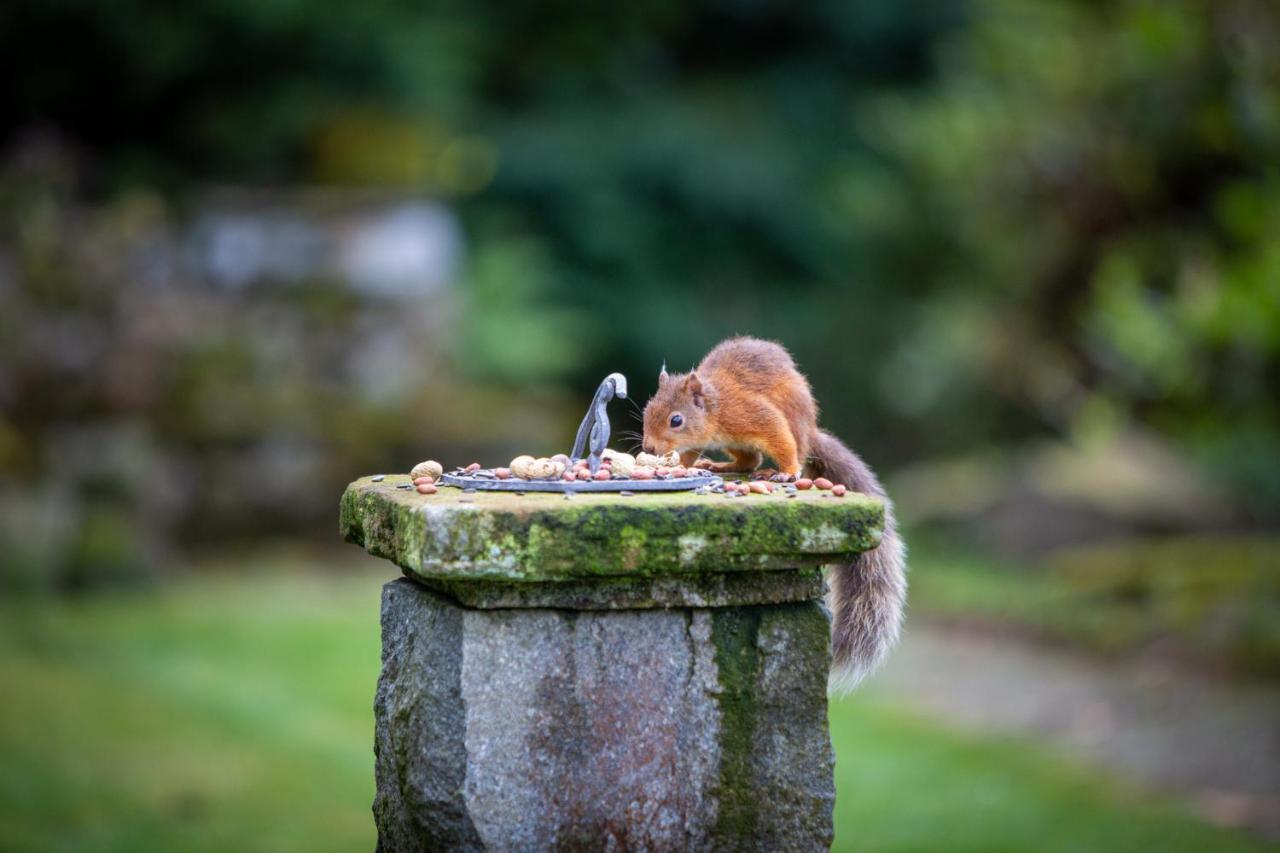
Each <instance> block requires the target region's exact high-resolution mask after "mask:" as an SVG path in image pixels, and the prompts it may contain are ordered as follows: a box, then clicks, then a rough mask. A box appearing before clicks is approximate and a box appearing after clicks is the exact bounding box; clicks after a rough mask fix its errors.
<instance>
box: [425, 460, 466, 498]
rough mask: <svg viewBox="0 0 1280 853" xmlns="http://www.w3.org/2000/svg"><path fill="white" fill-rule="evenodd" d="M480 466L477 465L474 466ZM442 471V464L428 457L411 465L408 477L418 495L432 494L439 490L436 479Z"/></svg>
mask: <svg viewBox="0 0 1280 853" xmlns="http://www.w3.org/2000/svg"><path fill="white" fill-rule="evenodd" d="M476 467H477V468H478V467H480V466H479V465H477V466H476ZM443 473H444V466H443V465H441V464H440V463H439V462H436V461H435V460H434V459H428V460H427V461H426V462H419V463H418V464H417V465H414V466H413V470H412V471H410V472H409V477H410V479H412V480H413V485H414V487H415V488H416V489H417V490H418V494H420V495H434V494H435V493H436V492H438V491H440V490H439V489H438V488H437V487H436V480H439V479H440V475H441V474H443Z"/></svg>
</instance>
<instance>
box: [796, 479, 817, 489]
mask: <svg viewBox="0 0 1280 853" xmlns="http://www.w3.org/2000/svg"><path fill="white" fill-rule="evenodd" d="M796 488H797V489H800V490H801V491H804V490H805V489H811V488H813V480H810V479H809V478H808V477H801V478H800V479H799V480H796Z"/></svg>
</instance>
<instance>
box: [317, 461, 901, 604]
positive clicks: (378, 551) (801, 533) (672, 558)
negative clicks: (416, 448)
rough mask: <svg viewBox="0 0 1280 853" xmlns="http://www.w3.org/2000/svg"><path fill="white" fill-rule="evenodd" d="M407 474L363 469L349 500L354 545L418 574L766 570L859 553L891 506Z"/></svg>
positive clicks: (810, 496) (345, 528)
mask: <svg viewBox="0 0 1280 853" xmlns="http://www.w3.org/2000/svg"><path fill="white" fill-rule="evenodd" d="M407 482H408V478H407V477H404V476H388V477H386V478H385V479H384V480H383V481H382V482H379V483H374V482H372V481H371V480H370V479H368V478H365V479H361V480H357V481H356V482H354V483H352V484H351V485H350V486H348V487H347V490H346V493H345V494H344V495H343V497H342V512H341V529H342V534H343V536H344V537H345V538H346V539H347V540H348V541H351V542H355V543H357V544H361V545H363V546H364V547H365V548H366V549H367V550H368V551H369V552H370V553H371V554H374V555H376V556H380V557H386V558H387V559H390V560H392V561H394V562H395V563H396V564H397V565H399V566H401V567H402V568H404V569H405V570H406V572H408V573H409V574H411V575H415V576H419V577H435V578H443V579H459V578H493V579H506V580H518V581H540V580H564V579H572V578H586V577H595V576H612V575H627V574H639V575H666V574H672V573H680V574H691V573H698V572H733V571H762V570H777V569H788V568H797V567H801V566H817V565H823V564H827V563H835V562H842V561H845V560H848V559H851V558H852V556H853V555H854V554H856V553H858V552H860V551H863V550H866V549H868V548H871V547H874V546H875V544H876V543H877V542H878V541H879V538H880V533H881V527H882V525H883V521H884V508H883V505H882V504H881V503H880V502H879V501H876V500H874V499H872V498H868V497H865V496H861V495H849V496H846V497H844V498H832V497H821V496H819V495H818V493H815V492H802V493H800V496H799V497H796V498H784V497H781V496H771V495H753V496H751V497H746V498H725V497H723V496H720V495H714V494H711V495H695V494H692V493H689V492H678V493H671V492H668V493H655V494H637V495H635V496H632V497H623V496H621V495H616V494H585V493H584V494H579V495H576V496H575V497H574V498H573V499H571V500H565V499H564V497H563V496H562V495H559V494H554V493H535V492H530V493H528V494H526V495H524V496H519V495H516V494H513V493H496V492H488V493H486V492H480V493H477V494H473V495H466V496H465V497H466V498H467V500H465V501H464V500H462V498H463V497H464V496H463V495H462V493H461V492H460V491H458V490H456V489H451V488H442V489H441V490H440V491H439V492H438V493H437V494H435V495H419V494H417V493H416V492H414V491H410V490H404V489H399V488H397V486H398V485H400V484H403V483H407Z"/></svg>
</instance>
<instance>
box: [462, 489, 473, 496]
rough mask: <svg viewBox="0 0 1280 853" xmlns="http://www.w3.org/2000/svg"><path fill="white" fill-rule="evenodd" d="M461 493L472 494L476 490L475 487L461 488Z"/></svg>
mask: <svg viewBox="0 0 1280 853" xmlns="http://www.w3.org/2000/svg"><path fill="white" fill-rule="evenodd" d="M462 493H463V494H464V495H474V494H475V493H476V490H475V489H463V490H462Z"/></svg>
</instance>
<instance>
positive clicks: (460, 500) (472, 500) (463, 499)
mask: <svg viewBox="0 0 1280 853" xmlns="http://www.w3.org/2000/svg"><path fill="white" fill-rule="evenodd" d="M475 500H476V499H475V498H474V497H472V496H471V495H462V496H461V497H460V498H458V503H464V504H469V503H475Z"/></svg>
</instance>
